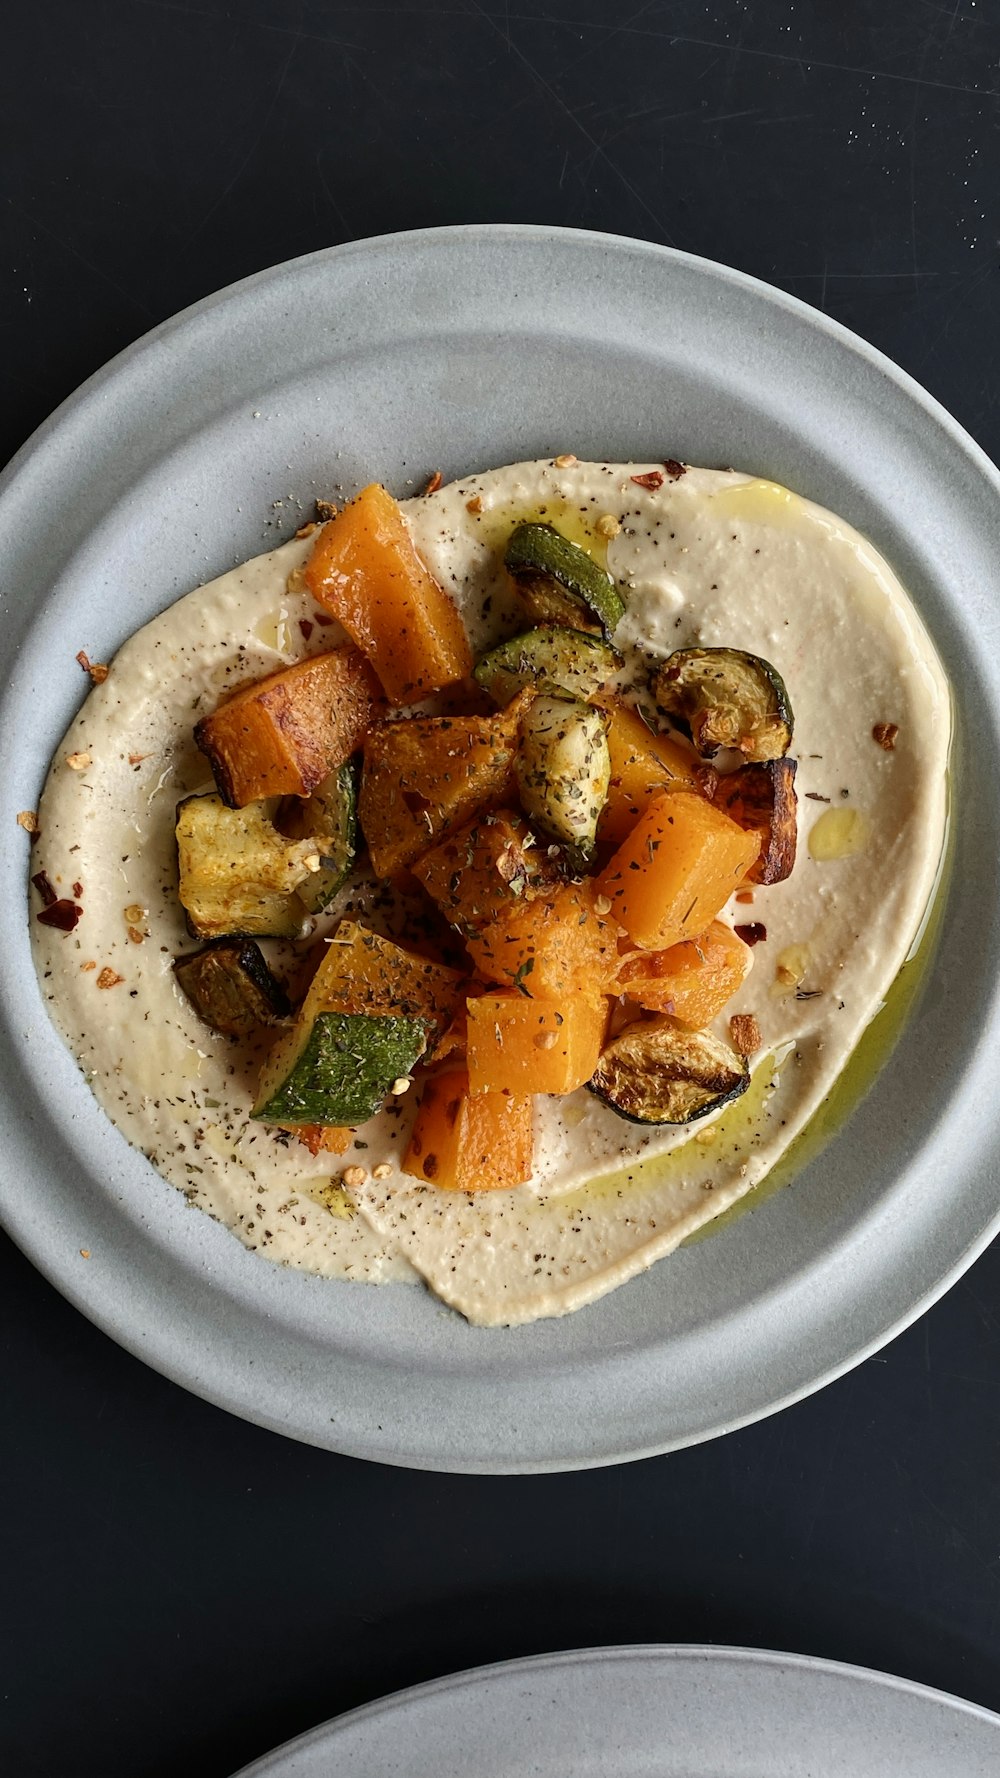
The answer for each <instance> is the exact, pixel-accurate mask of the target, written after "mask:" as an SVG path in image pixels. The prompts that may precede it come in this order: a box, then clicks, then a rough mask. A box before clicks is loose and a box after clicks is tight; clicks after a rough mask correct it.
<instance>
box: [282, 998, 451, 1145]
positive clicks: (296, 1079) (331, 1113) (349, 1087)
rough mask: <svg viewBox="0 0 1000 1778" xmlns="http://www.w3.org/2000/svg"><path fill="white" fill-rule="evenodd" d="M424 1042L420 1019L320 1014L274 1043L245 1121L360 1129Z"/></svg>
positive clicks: (372, 1114)
mask: <svg viewBox="0 0 1000 1778" xmlns="http://www.w3.org/2000/svg"><path fill="white" fill-rule="evenodd" d="M426 1042H427V1030H426V1026H425V1024H424V1021H423V1020H422V1019H402V1018H397V1017H396V1016H395V1015H384V1016H382V1015H373V1014H368V1013H342V1012H321V1013H319V1014H318V1015H317V1017H316V1018H315V1020H313V1022H312V1023H311V1025H308V1026H303V1025H297V1026H294V1027H293V1029H292V1030H291V1031H290V1032H289V1033H288V1035H287V1036H286V1037H284V1038H281V1039H279V1041H278V1043H277V1045H276V1046H275V1049H274V1050H273V1051H272V1053H271V1055H270V1056H269V1058H268V1060H267V1062H266V1063H265V1066H264V1074H263V1078H262V1080H261V1087H260V1092H259V1093H258V1096H257V1102H256V1104H255V1105H254V1108H253V1111H252V1112H251V1113H250V1115H251V1117H253V1118H256V1119H257V1120H258V1121H259V1122H260V1123H264V1124H347V1125H350V1126H352V1127H356V1126H357V1125H358V1124H363V1123H366V1122H367V1121H368V1119H369V1118H370V1117H374V1115H375V1113H376V1112H377V1111H379V1110H380V1109H381V1107H382V1104H383V1102H384V1100H385V1098H386V1095H387V1094H388V1092H389V1089H390V1087H391V1086H392V1083H393V1081H394V1080H396V1079H397V1077H399V1076H405V1075H408V1074H409V1072H410V1070H411V1068H412V1067H413V1066H414V1064H415V1063H416V1062H417V1061H418V1060H419V1058H420V1056H421V1055H422V1054H423V1052H424V1049H425V1047H426Z"/></svg>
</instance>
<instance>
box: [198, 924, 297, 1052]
mask: <svg viewBox="0 0 1000 1778" xmlns="http://www.w3.org/2000/svg"><path fill="white" fill-rule="evenodd" d="M173 967H174V976H175V977H176V980H177V984H178V987H180V988H181V989H183V992H184V993H185V994H186V996H187V998H188V1000H190V1002H191V1005H192V1006H193V1007H194V1009H195V1012H196V1013H197V1014H198V1017H199V1018H200V1019H202V1020H203V1022H204V1023H205V1024H206V1025H208V1026H210V1027H211V1029H212V1030H213V1031H218V1032H220V1033H221V1034H222V1036H223V1037H252V1036H253V1034H254V1032H255V1031H257V1030H258V1029H259V1028H260V1026H261V1025H277V1024H281V1023H282V1021H283V1020H285V1019H287V1018H290V1017H291V1011H292V1008H291V1004H290V1002H289V999H288V995H287V994H286V993H285V990H284V988H283V987H282V985H281V983H280V982H279V981H278V980H277V978H276V977H275V976H273V975H272V974H271V971H270V970H269V969H268V967H267V964H266V963H265V961H264V957H263V954H262V952H261V949H260V946H259V945H255V944H254V941H253V939H252V938H219V939H216V940H215V941H214V942H213V943H212V944H209V945H205V947H204V949H203V950H200V951H188V952H187V953H186V954H185V955H184V956H181V957H175V958H174V965H173Z"/></svg>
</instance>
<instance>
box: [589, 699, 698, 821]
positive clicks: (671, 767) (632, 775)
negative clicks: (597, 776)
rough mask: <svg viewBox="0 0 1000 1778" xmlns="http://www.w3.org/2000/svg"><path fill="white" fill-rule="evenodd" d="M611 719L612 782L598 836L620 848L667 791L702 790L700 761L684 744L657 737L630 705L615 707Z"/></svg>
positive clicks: (602, 811) (609, 739) (666, 736)
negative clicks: (651, 804)
mask: <svg viewBox="0 0 1000 1778" xmlns="http://www.w3.org/2000/svg"><path fill="white" fill-rule="evenodd" d="M607 717H608V728H607V736H608V751H609V753H610V754H611V783H610V785H609V787H608V799H607V802H606V803H605V805H604V807H603V809H602V810H601V815H600V819H599V821H598V823H597V837H598V840H608V841H610V842H611V843H612V844H613V845H616V846H617V845H620V844H621V842H622V840H623V839H624V838H625V836H626V834H627V833H628V832H629V831H630V829H631V828H633V827H634V826H635V824H636V822H637V821H638V819H639V816H640V815H642V814H644V813H645V811H646V810H647V809H648V807H649V805H650V803H651V802H652V800H653V798H654V796H658V795H659V794H660V793H661V791H663V790H666V789H667V788H670V789H673V790H691V791H694V790H697V788H698V785H697V780H696V778H695V776H694V773H695V771H696V769H697V767H698V764H699V761H698V759H697V756H696V755H695V753H694V752H693V751H692V749H691V748H690V747H687V746H685V745H684V743H683V742H682V741H679V740H677V741H674V740H671V738H670V736H669V735H654V734H652V733H651V731H650V730H649V729H648V728H647V727H646V724H645V723H644V722H643V720H642V717H641V716H640V715H639V714H638V712H637V711H635V710H633V709H631V708H630V707H629V706H628V705H627V704H616V705H614V707H613V708H612V709H611V710H610V711H608V712H607Z"/></svg>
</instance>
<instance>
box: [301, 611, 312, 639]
mask: <svg viewBox="0 0 1000 1778" xmlns="http://www.w3.org/2000/svg"><path fill="white" fill-rule="evenodd" d="M299 629H300V630H301V631H302V634H303V636H304V638H305V640H306V641H307V642H308V640H309V638H310V636H311V635H312V633H313V629H314V625H313V624H311V623H310V622H309V619H308V618H307V617H300V618H299Z"/></svg>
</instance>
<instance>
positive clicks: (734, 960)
mask: <svg viewBox="0 0 1000 1778" xmlns="http://www.w3.org/2000/svg"><path fill="white" fill-rule="evenodd" d="M752 967H753V951H752V950H751V949H750V946H749V945H745V944H744V943H743V940H742V939H741V938H737V936H736V934H735V932H734V931H733V930H732V927H730V926H727V925H726V924H725V922H724V921H722V920H713V921H712V924H711V926H710V927H709V928H708V930H707V932H703V933H701V935H700V937H698V938H693V939H685V940H683V941H682V942H681V943H680V944H678V945H671V946H670V947H669V949H667V950H665V951H633V952H632V953H631V955H630V956H626V957H623V958H622V960H621V962H620V964H619V966H618V973H617V975H616V976H615V983H614V986H615V991H616V992H617V993H619V994H627V995H628V997H629V999H630V1000H634V1001H636V1002H637V1004H638V1005H639V1006H641V1007H643V1008H644V1009H645V1011H646V1012H666V1013H671V1014H672V1015H673V1017H674V1018H675V1019H677V1020H678V1021H679V1023H680V1024H682V1025H688V1026H690V1027H691V1029H692V1030H694V1031H702V1030H704V1028H705V1026H706V1025H708V1024H710V1023H711V1021H712V1020H713V1019H714V1018H715V1016H716V1014H717V1013H720V1012H721V1011H722V1008H723V1007H724V1006H725V1005H726V1003H727V1001H729V1000H731V999H732V997H733V995H734V994H735V993H736V991H737V989H738V988H739V987H740V986H741V985H742V983H743V982H744V981H745V980H746V977H747V976H748V974H749V972H750V970H751V969H752Z"/></svg>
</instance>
